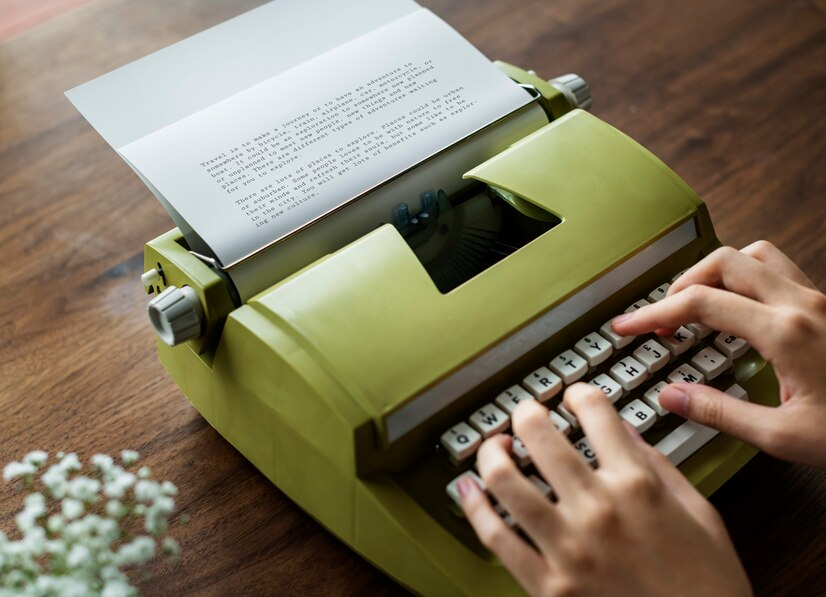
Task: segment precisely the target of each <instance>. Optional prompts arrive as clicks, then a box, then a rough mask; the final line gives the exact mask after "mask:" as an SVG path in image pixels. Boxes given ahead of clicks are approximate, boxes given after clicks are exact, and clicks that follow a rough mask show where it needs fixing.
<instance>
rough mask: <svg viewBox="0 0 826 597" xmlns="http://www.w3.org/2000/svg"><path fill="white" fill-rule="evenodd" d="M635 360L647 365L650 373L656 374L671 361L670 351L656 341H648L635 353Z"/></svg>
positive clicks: (646, 367) (646, 368)
mask: <svg viewBox="0 0 826 597" xmlns="http://www.w3.org/2000/svg"><path fill="white" fill-rule="evenodd" d="M634 358H635V359H637V360H638V361H639V362H640V363H642V364H643V365H645V370H646V371H648V373H654V372H656V371H659V370H660V369H662V368H663V367H665V365H666V363H668V361H670V360H671V353H670V352H669V350H668V349H667V348H666V347H665V346H663V345H662V344H660V343H659V342H657V341H655V340H646V341H645V342H643V343H642V344H640V345H639V346H638V347H637V349H636V350H635V351H634Z"/></svg>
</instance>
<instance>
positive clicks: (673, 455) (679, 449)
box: [654, 384, 748, 465]
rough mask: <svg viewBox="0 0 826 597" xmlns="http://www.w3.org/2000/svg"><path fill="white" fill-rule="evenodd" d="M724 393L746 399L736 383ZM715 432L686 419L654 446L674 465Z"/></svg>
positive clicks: (698, 447) (715, 432) (700, 445)
mask: <svg viewBox="0 0 826 597" xmlns="http://www.w3.org/2000/svg"><path fill="white" fill-rule="evenodd" d="M726 394H729V395H731V396H734V397H735V398H739V399H742V400H748V395H747V394H746V391H745V390H744V389H743V388H742V387H740V386H739V385H737V384H734V385H732V386H731V387H730V388H729V389H728V390H726ZM717 433H718V432H717V430H716V429H712V428H711V427H706V426H705V425H700V424H699V423H695V422H694V421H686V422H685V423H683V424H682V425H680V426H679V427H677V428H676V429H675V430H674V431H672V432H671V433H669V434H668V435H666V436H665V437H664V438H663V439H662V440H660V442H659V443H658V444H657V445H655V446H654V447H655V448H657V449H658V450H659V451H660V452H662V453H663V454H665V455H666V456H667V457H668V459H669V460H670V461H671V462H672V463H674V464H675V465H676V464H680V463H681V462H683V461H684V460H685V459H686V458H688V457H689V456H691V455H692V454H694V452H696V451H697V450H699V449H700V448H702V447H703V446H704V445H706V444H707V443H708V442H709V441H710V440H711V439H712V438H714V437H715V436H716V435H717Z"/></svg>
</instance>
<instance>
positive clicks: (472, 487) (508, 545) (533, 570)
mask: <svg viewBox="0 0 826 597" xmlns="http://www.w3.org/2000/svg"><path fill="white" fill-rule="evenodd" d="M458 489H459V498H460V499H461V501H462V509H463V510H464V511H465V516H467V519H468V521H469V522H470V526H472V527H473V530H474V532H475V533H476V535H477V536H478V537H479V541H481V542H482V545H484V546H485V547H487V548H488V549H489V550H490V551H492V552H493V553H494V554H496V556H498V557H499V559H500V560H501V561H502V564H504V566H505V568H507V569H508V570H510V572H511V573H512V574H513V575H514V576H515V577H516V578H517V580H518V581H519V582H520V583H522V585H524V587H525V588H526V589H527V590H528V592H529V593H531V594H532V595H537V594H539V593H540V591H541V589H542V586H543V583H544V579H545V577H546V576H547V574H548V564H547V562H545V560H544V558H542V556H540V555H539V554H538V553H537V552H536V551H535V550H534V549H532V548H531V547H530V546H529V545H528V544H527V543H525V542H524V541H523V540H522V539H520V538H519V536H518V535H517V534H516V533H515V532H514V531H512V530H511V529H509V528H508V525H506V524H505V522H504V521H503V520H502V518H501V517H500V516H499V515H498V514H497V513H496V512H495V511H494V510H493V507H492V506H491V505H490V502H489V501H488V498H487V496H486V495H485V494H484V492H483V491H482V490H481V489H480V488H479V486H478V485H476V483H475V482H474V481H473V480H471V479H469V478H468V479H460V480H459V483H458Z"/></svg>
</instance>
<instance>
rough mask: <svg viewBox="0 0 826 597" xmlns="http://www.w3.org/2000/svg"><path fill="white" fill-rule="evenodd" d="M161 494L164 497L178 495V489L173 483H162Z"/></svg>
mask: <svg viewBox="0 0 826 597" xmlns="http://www.w3.org/2000/svg"><path fill="white" fill-rule="evenodd" d="M161 492H163V494H164V495H178V488H177V487H176V486H175V484H174V483H173V482H172V481H164V482H163V483H161Z"/></svg>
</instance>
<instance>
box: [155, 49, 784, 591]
mask: <svg viewBox="0 0 826 597" xmlns="http://www.w3.org/2000/svg"><path fill="white" fill-rule="evenodd" d="M498 66H499V68H501V69H502V70H503V71H504V72H505V73H506V74H507V75H508V76H509V77H510V78H511V79H512V80H513V81H514V85H521V86H523V87H524V88H525V93H526V95H530V109H533V110H534V113H540V114H541V118H540V119H539V120H537V119H535V118H532V119H529V120H526V119H524V118H523V119H522V121H521V122H520V123H518V124H516V125H512V126H511V125H509V124H508V122H506V121H507V120H511V121H513V120H514V119H519V118H520V115H519V114H513V115H511V116H509V117H507V118H506V119H505V120H504V121H502V122H497V123H492V125H491V127H488V128H486V129H485V130H484V131H481V132H479V133H477V135H483V134H484V135H487V136H488V137H490V136H491V135H496V134H499V132H497V131H500V132H501V134H502V141H501V142H500V143H498V145H497V144H490V143H486V147H487V148H488V149H486V151H487V153H486V154H484V155H481V154H479V153H478V152H476V151H475V150H474V149H473V145H474V142H475V141H474V138H473V137H470V138H467V139H464V140H462V141H461V142H460V143H457V144H455V145H454V146H451V147H448V148H446V149H445V150H444V151H443V152H441V153H440V154H438V155H436V156H433V157H432V158H431V159H430V160H428V161H427V162H426V163H422V164H416V165H415V167H413V168H411V169H410V170H409V171H408V172H406V173H404V174H403V175H401V176H399V177H397V178H396V179H394V180H393V181H391V182H389V183H388V184H387V185H384V186H382V187H381V188H380V189H377V190H376V191H374V193H373V194H381V195H382V197H383V198H382V201H381V205H384V206H386V207H385V208H384V211H381V210H379V211H378V212H375V214H373V215H370V216H369V217H364V216H363V215H358V214H355V212H356V211H357V210H358V209H361V208H360V207H359V204H360V203H363V204H366V202H367V201H368V200H369V198H364V199H362V200H361V201H360V202H357V203H355V204H352V206H350V207H347V208H345V209H344V210H342V212H341V213H339V214H337V215H336V216H335V218H327V219H324V220H321V221H319V222H318V223H317V224H314V225H313V226H312V227H311V229H308V230H306V231H304V232H302V233H301V235H299V236H298V237H296V238H295V239H294V240H293V241H292V244H290V243H287V244H283V245H279V246H276V247H273V248H272V249H270V250H269V251H270V252H271V253H272V254H271V255H270V256H269V257H268V259H269V261H268V262H267V263H268V265H266V266H265V267H264V268H263V269H262V268H261V267H260V266H259V267H258V269H256V270H254V271H253V270H249V271H245V270H244V266H243V264H242V265H241V266H239V268H238V269H236V270H234V269H233V268H228V269H227V268H217V267H214V266H213V265H210V263H208V262H205V261H204V260H203V259H200V258H199V257H197V256H196V255H194V254H193V252H191V251H190V247H189V246H188V245H187V242H186V241H185V240H184V236H183V235H182V234H181V232H180V231H179V230H178V229H174V230H171V231H170V232H168V233H166V234H164V235H162V236H160V237H158V238H156V239H154V240H152V241H150V242H149V243H147V245H146V249H145V269H146V273H145V274H144V276H143V281H144V285H145V288H146V290H147V292H148V293H149V294H150V295H152V299H151V301H150V303H149V316H150V319H151V321H152V323H153V324H154V326H155V328H156V329H157V331H158V335H159V341H158V354H159V356H160V359H161V361H162V363H163V365H164V366H165V367H166V369H167V370H168V371H169V374H170V375H171V376H172V378H173V379H174V380H175V382H176V383H177V384H178V385H179V386H180V388H181V389H182V391H183V392H184V394H185V395H186V396H187V398H188V399H189V400H190V401H191V402H192V404H193V405H194V406H195V407H196V408H197V409H198V411H199V412H200V413H201V414H202V415H203V416H204V418H205V419H206V420H207V421H209V423H210V424H211V425H212V426H213V427H214V428H215V429H216V430H217V431H218V432H219V433H220V434H221V435H222V436H223V437H225V438H226V439H227V440H228V441H229V442H230V443H232V445H233V446H235V447H236V448H237V449H238V450H239V451H240V452H241V453H242V454H243V455H244V456H245V457H246V458H248V459H249V460H250V461H251V462H252V463H253V464H254V465H255V466H256V467H257V468H258V469H259V470H260V471H261V472H262V473H263V474H264V475H266V476H267V478H269V479H270V480H271V481H272V482H273V483H275V484H276V485H277V486H278V487H279V488H280V489H281V490H282V491H283V492H284V493H285V494H286V495H288V496H289V497H290V498H291V499H292V500H294V501H295V502H296V503H297V504H298V505H299V506H300V507H301V508H303V509H304V510H305V511H306V512H307V513H308V514H310V515H311V516H312V517H313V518H315V519H316V520H318V521H319V522H320V523H321V524H322V525H324V526H325V527H326V528H327V529H329V531H330V532H332V533H334V534H335V535H336V536H337V537H339V538H340V539H341V540H342V541H344V542H345V543H346V544H347V545H349V546H350V547H352V548H353V549H354V550H355V551H357V552H358V553H359V554H360V555H361V556H363V557H364V558H366V559H367V560H369V561H370V562H372V563H373V564H374V565H375V566H376V567H378V568H380V569H381V570H383V571H384V572H385V573H387V574H388V575H390V576H391V577H393V578H394V579H396V580H397V581H398V582H399V583H401V584H402V585H404V586H406V587H408V588H409V589H411V590H413V591H415V592H417V593H421V594H428V595H452V594H456V595H459V594H467V595H470V594H482V593H484V594H501V595H506V594H515V593H518V592H520V589H519V587H518V585H517V584H516V582H515V581H514V580H513V578H512V577H511V576H510V575H509V573H508V572H507V570H505V568H504V567H503V566H502V565H501V563H500V562H499V561H498V560H497V559H496V558H495V557H493V556H492V555H491V554H490V553H489V552H487V551H486V550H485V549H484V548H483V547H482V546H481V545H480V543H479V542H478V541H477V539H476V538H475V536H474V534H473V532H472V530H471V529H470V527H469V525H468V524H467V522H466V521H465V519H464V518H463V517H462V515H461V511H460V509H459V508H458V507H457V504H456V497H457V496H456V493H455V480H456V478H457V477H459V476H460V475H464V474H474V472H473V471H474V454H475V451H476V449H477V447H478V446H479V444H480V443H481V441H483V439H484V438H485V437H488V436H490V435H492V434H494V433H508V432H509V429H510V424H509V416H510V413H511V412H512V410H513V408H514V407H515V405H516V404H517V403H518V402H519V401H521V400H539V401H541V402H542V403H544V404H545V405H546V406H547V407H548V408H549V409H550V413H551V417H552V419H553V420H554V422H555V424H556V425H557V427H558V428H559V429H560V431H562V432H563V433H566V434H567V435H568V436H569V438H570V440H571V441H572V442H573V443H574V445H575V446H576V448H577V449H578V450H579V451H580V452H581V454H582V456H583V457H584V458H586V459H588V460H590V461H592V462H595V459H596V457H597V456H598V455H595V454H594V453H593V451H592V450H591V448H590V445H589V444H588V438H586V437H583V435H582V432H581V431H580V430H579V426H578V424H577V421H576V418H575V417H573V416H572V414H571V413H569V412H567V411H565V409H564V407H563V406H561V396H562V392H563V391H564V388H565V386H566V385H568V384H571V383H573V382H575V381H585V382H588V383H593V384H595V385H597V386H599V387H600V388H601V389H602V390H603V391H604V392H605V393H606V395H607V396H608V397H609V399H610V400H611V401H612V402H613V403H614V405H615V406H616V408H617V410H618V412H619V414H620V415H621V416H622V417H623V418H625V419H626V420H628V421H629V422H630V423H632V424H633V425H634V426H635V427H636V428H637V429H638V430H640V431H641V433H642V434H643V437H644V438H645V439H646V440H647V441H648V442H650V443H652V444H654V445H656V446H657V447H658V448H659V449H660V450H661V451H663V452H664V453H665V454H667V455H668V456H669V458H670V459H671V460H672V461H673V462H674V463H676V464H679V467H680V469H681V470H682V472H683V473H684V474H685V475H686V476H687V477H688V478H689V479H690V480H691V481H692V482H693V483H694V484H695V485H696V486H697V487H698V488H699V490H700V491H702V492H703V493H704V494H706V495H709V494H711V493H713V492H714V491H715V490H716V489H717V488H718V487H720V485H721V484H722V483H724V482H725V481H726V480H727V479H729V478H730V477H731V476H732V475H733V474H734V473H735V472H736V471H737V470H738V469H739V468H740V467H742V466H743V465H744V464H745V463H746V462H747V461H748V460H749V459H750V458H751V457H752V456H753V455H754V453H755V450H754V449H753V448H751V447H749V446H746V445H744V444H742V443H740V442H738V441H735V440H733V439H732V438H730V437H727V436H724V435H721V434H716V433H715V432H714V431H712V430H710V429H708V428H705V427H702V426H699V425H696V424H694V423H691V422H686V421H684V420H682V419H681V418H679V417H677V416H676V415H673V414H669V413H668V412H667V411H665V410H663V409H662V408H661V407H660V406H659V402H658V400H657V394H658V392H659V390H660V388H662V387H663V386H664V384H666V383H668V382H669V381H675V380H680V381H683V380H685V381H693V382H698V383H710V384H713V385H714V386H716V387H719V388H721V389H722V390H724V391H727V392H729V393H730V394H732V395H735V396H737V397H738V398H742V399H748V400H750V401H753V402H759V403H763V404H773V403H776V401H777V396H778V391H777V384H776V381H775V378H774V375H773V372H772V370H771V368H770V366H769V365H768V364H767V363H766V362H765V361H764V360H763V359H762V358H761V357H760V356H759V355H758V354H757V353H756V352H755V351H754V350H752V349H750V347H749V346H748V344H747V343H746V342H745V341H744V340H742V339H741V338H737V337H735V336H733V335H731V334H728V333H726V331H725V330H711V329H709V328H706V327H705V326H702V325H699V324H697V325H688V326H685V327H682V328H680V329H679V330H677V331H676V332H675V334H674V335H673V336H672V337H669V338H658V337H655V336H645V337H636V338H634V337H622V336H618V335H616V334H615V333H614V332H613V330H612V329H611V327H610V325H609V324H607V322H608V321H610V319H611V318H612V317H613V316H615V315H617V314H620V313H622V312H623V311H625V310H628V309H634V308H637V307H639V306H640V305H642V304H645V302H646V301H648V302H651V301H657V300H660V299H661V298H662V297H663V296H664V295H665V292H666V291H667V289H668V286H669V284H670V283H671V282H672V281H673V280H674V279H675V277H676V276H678V275H679V274H680V273H681V272H682V271H684V270H685V269H686V268H688V267H690V266H691V265H692V264H693V263H695V262H696V261H698V260H699V259H701V258H703V257H704V256H705V255H707V254H709V253H710V252H711V251H713V250H714V249H715V248H717V247H718V246H719V245H720V243H719V241H718V240H717V238H716V237H715V234H714V230H713V228H712V224H711V221H710V219H709V215H708V212H707V210H706V208H705V206H704V205H703V203H702V201H701V200H700V199H699V197H698V196H697V195H696V194H695V193H694V192H693V191H692V190H691V189H690V188H689V187H688V186H687V185H686V184H685V183H684V182H683V181H682V180H681V179H680V178H679V177H678V176H677V175H676V174H674V173H673V172H672V171H671V170H669V168H668V167H667V166H665V165H664V164H663V163H662V162H661V161H659V160H658V159H657V158H656V157H654V156H653V155H652V154H651V153H649V152H648V151H646V150H645V149H644V148H642V147H641V146H639V145H638V144H637V143H635V142H634V141H633V140H631V139H629V138H628V137H627V136H625V135H624V134H622V133H620V132H619V131H617V130H616V129H614V128H612V127H611V126H609V125H608V124H606V123H604V122H602V121H600V120H599V119H597V118H596V117H594V116H592V115H591V114H589V113H588V112H586V111H584V110H583V109H582V108H587V107H588V106H589V105H590V93H589V91H588V89H587V86H586V85H585V84H584V82H583V81H582V80H581V79H579V78H578V77H576V76H573V75H568V76H564V77H560V78H557V79H552V80H551V81H550V82H547V81H545V80H543V79H541V78H540V77H538V76H537V75H536V74H535V73H533V72H531V71H524V70H521V69H518V68H515V67H513V66H510V65H507V64H502V63H498ZM491 148H492V149H491ZM480 155H481V157H480ZM468 156H470V157H468ZM434 172H439V173H440V174H439V176H436V175H432V176H431V174H432V173H434ZM446 172H447V174H445V173H446ZM446 178H447V179H449V180H448V182H444V180H445V179H446ZM436 180H438V181H439V182H438V184H432V181H436ZM348 210H352V211H353V214H350V215H348ZM371 213H372V212H371ZM351 216H352V218H353V221H358V222H359V225H358V226H356V225H353V226H350V225H347V226H342V225H341V222H343V221H347V218H348V217H351ZM342 229H345V230H346V234H344V233H342ZM262 271H263V272H264V273H263V274H262ZM514 458H516V459H517V461H518V464H519V466H520V467H522V468H523V470H524V472H525V474H526V475H528V476H529V477H530V478H531V479H532V480H534V482H535V483H536V484H537V486H538V487H540V488H543V489H545V490H548V489H547V485H545V484H544V482H543V480H542V479H541V478H540V477H539V475H538V473H537V472H536V470H534V469H533V467H532V465H531V461H530V456H529V455H528V454H526V453H525V452H524V450H521V449H520V445H519V442H516V449H515V450H514Z"/></svg>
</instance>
